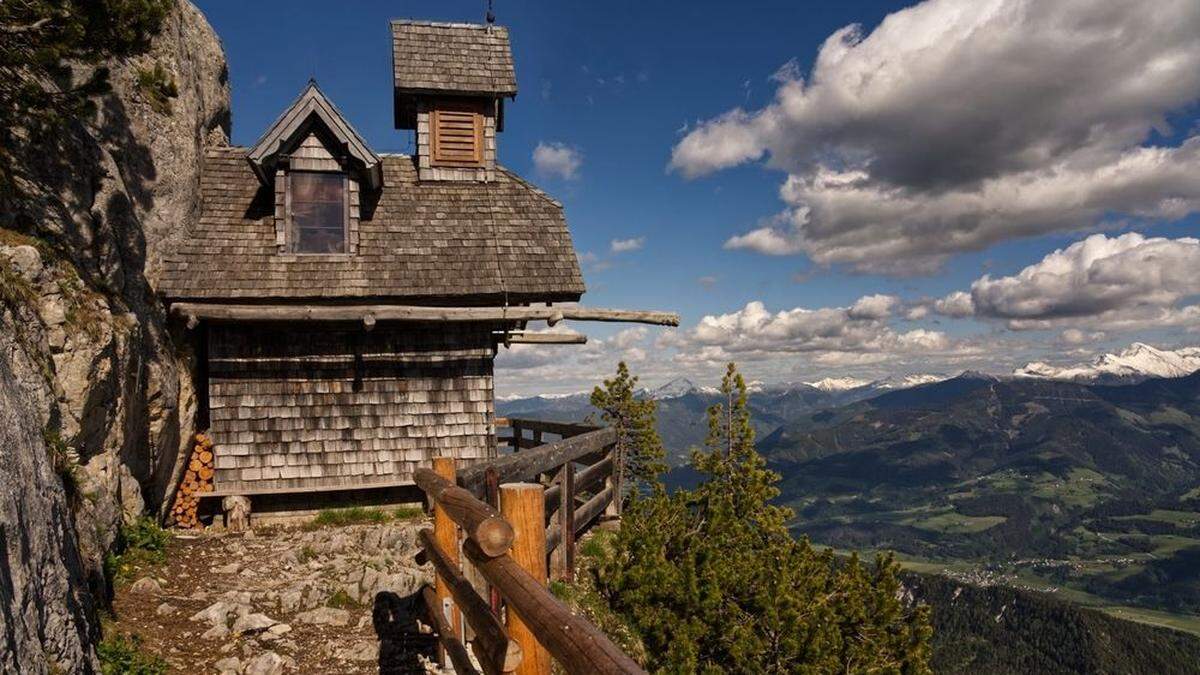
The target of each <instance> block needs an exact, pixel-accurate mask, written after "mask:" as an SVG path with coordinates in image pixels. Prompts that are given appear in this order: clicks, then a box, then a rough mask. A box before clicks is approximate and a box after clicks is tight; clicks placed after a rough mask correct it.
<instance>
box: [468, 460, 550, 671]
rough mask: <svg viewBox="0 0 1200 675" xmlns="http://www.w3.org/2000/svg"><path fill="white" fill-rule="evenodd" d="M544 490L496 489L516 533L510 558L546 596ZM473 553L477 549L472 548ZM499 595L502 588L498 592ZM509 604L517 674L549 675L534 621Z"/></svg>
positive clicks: (537, 487) (514, 486)
mask: <svg viewBox="0 0 1200 675" xmlns="http://www.w3.org/2000/svg"><path fill="white" fill-rule="evenodd" d="M543 491H544V488H543V487H542V486H541V485H538V484H537V483H507V484H503V485H501V486H500V512H501V513H503V514H504V517H505V518H506V519H508V521H509V522H510V523H512V525H513V529H514V530H515V531H516V537H515V539H514V540H513V548H512V554H511V558H512V560H513V561H514V562H515V563H516V564H517V565H518V566H520V567H521V569H522V570H524V571H525V572H526V573H527V574H528V575H529V576H530V577H531V578H532V579H534V580H535V581H537V582H538V583H539V584H540V585H541V586H542V588H541V592H542V593H543V594H545V593H546V590H545V588H544V586H545V584H546V540H545V535H544V533H543V530H542V523H543V522H544V520H545V515H544V511H543V507H542V504H543V500H544V499H545V498H544V497H543V495H542V492H543ZM475 548H476V550H480V549H479V548H478V547H475ZM501 592H502V593H503V589H501ZM526 611H527V610H524V609H518V608H516V606H515V605H514V604H513V603H511V602H510V603H509V607H508V634H509V635H510V636H512V639H513V640H514V641H516V642H517V644H519V645H521V652H522V653H523V654H524V659H523V660H522V662H521V665H520V666H519V667H518V668H517V673H518V674H519V675H550V652H549V651H548V650H547V649H546V647H545V646H544V645H542V644H541V642H540V640H539V635H538V632H537V630H536V628H534V622H535V621H536V619H532V620H531V617H529V616H527V615H526V614H525V612H526Z"/></svg>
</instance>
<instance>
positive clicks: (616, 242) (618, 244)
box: [609, 237, 646, 253]
mask: <svg viewBox="0 0 1200 675" xmlns="http://www.w3.org/2000/svg"><path fill="white" fill-rule="evenodd" d="M645 245H646V238H645V237H631V238H629V239H613V240H612V242H611V243H610V244H609V248H610V249H611V250H612V252H613V253H626V252H628V251H637V250H640V249H641V248H642V247H643V246H645Z"/></svg>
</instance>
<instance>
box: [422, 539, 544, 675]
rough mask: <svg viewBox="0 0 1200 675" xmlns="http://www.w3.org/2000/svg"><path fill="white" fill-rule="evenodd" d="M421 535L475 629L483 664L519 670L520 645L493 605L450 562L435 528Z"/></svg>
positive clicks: (436, 567)
mask: <svg viewBox="0 0 1200 675" xmlns="http://www.w3.org/2000/svg"><path fill="white" fill-rule="evenodd" d="M420 537H421V543H422V544H423V545H424V547H425V555H426V557H427V558H428V560H429V561H430V562H431V563H433V567H434V569H435V570H437V573H438V576H440V577H442V578H443V579H444V580H445V582H446V585H447V586H448V587H449V588H450V594H451V595H452V596H453V597H454V602H455V603H457V604H458V608H459V610H460V611H462V613H463V616H464V617H466V619H467V623H468V624H470V626H471V628H472V629H473V630H474V631H475V643H474V649H475V656H476V657H477V658H478V659H479V662H480V663H481V664H491V665H493V666H494V668H489V667H488V666H487V665H485V666H484V670H497V671H498V672H502V673H511V672H512V671H514V670H516V669H517V666H518V665H520V664H521V658H522V653H521V646H520V645H518V644H517V643H516V642H513V641H512V640H510V639H509V637H508V631H507V630H505V629H504V626H502V625H501V624H500V620H499V619H497V618H496V615H495V614H492V608H491V607H489V606H488V603H487V602H485V601H484V600H483V598H481V597H479V594H478V593H477V592H476V591H475V587H474V586H472V585H471V582H469V581H467V578H466V577H464V576H463V574H462V572H461V571H459V569H458V567H457V566H456V565H454V564H453V563H451V562H450V559H449V558H448V557H447V556H446V554H445V552H443V551H442V550H441V549H440V548H438V545H437V541H436V540H435V539H434V536H433V530H429V529H424V530H421V532H420ZM434 611H436V609H435V610H434Z"/></svg>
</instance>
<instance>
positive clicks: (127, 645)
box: [96, 634, 168, 675]
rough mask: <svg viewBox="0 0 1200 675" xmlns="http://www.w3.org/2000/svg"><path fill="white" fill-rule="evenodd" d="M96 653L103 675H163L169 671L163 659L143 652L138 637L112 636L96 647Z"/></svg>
mask: <svg viewBox="0 0 1200 675" xmlns="http://www.w3.org/2000/svg"><path fill="white" fill-rule="evenodd" d="M96 653H97V654H98V655H99V656H100V672H101V673H102V675H161V674H162V673H166V672H167V669H168V667H167V662H166V661H164V660H163V659H162V658H160V657H158V656H156V655H154V654H147V653H146V652H144V651H142V640H141V638H140V637H138V636H137V635H130V636H128V637H127V636H124V635H120V634H116V635H110V636H109V637H106V638H105V639H104V640H103V641H102V642H101V643H100V644H99V645H97V646H96Z"/></svg>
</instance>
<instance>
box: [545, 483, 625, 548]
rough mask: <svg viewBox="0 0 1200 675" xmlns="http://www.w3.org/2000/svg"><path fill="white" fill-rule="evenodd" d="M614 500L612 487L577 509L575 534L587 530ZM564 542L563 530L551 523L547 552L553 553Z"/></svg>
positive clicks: (547, 529)
mask: <svg viewBox="0 0 1200 675" xmlns="http://www.w3.org/2000/svg"><path fill="white" fill-rule="evenodd" d="M612 498H613V489H612V486H609V487H606V488H604V489H603V490H601V491H600V492H599V493H598V494H596V495H595V496H593V497H592V498H591V499H589V500H587V501H586V502H584V504H583V505H581V506H580V507H579V508H577V509H575V516H574V520H575V534H579V533H580V532H582V531H583V530H585V529H586V528H587V526H588V525H589V524H590V523H591V522H592V521H593V520H595V519H596V517H597V516H599V515H600V513H601V512H602V511H604V507H606V506H608V505H609V503H610V502H611V501H612ZM561 540H562V532H561V528H559V527H558V526H557V525H556V524H554V523H550V526H549V527H547V528H546V550H547V551H553V550H554V549H555V548H556V547H557V546H558V542H559V541H561Z"/></svg>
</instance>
